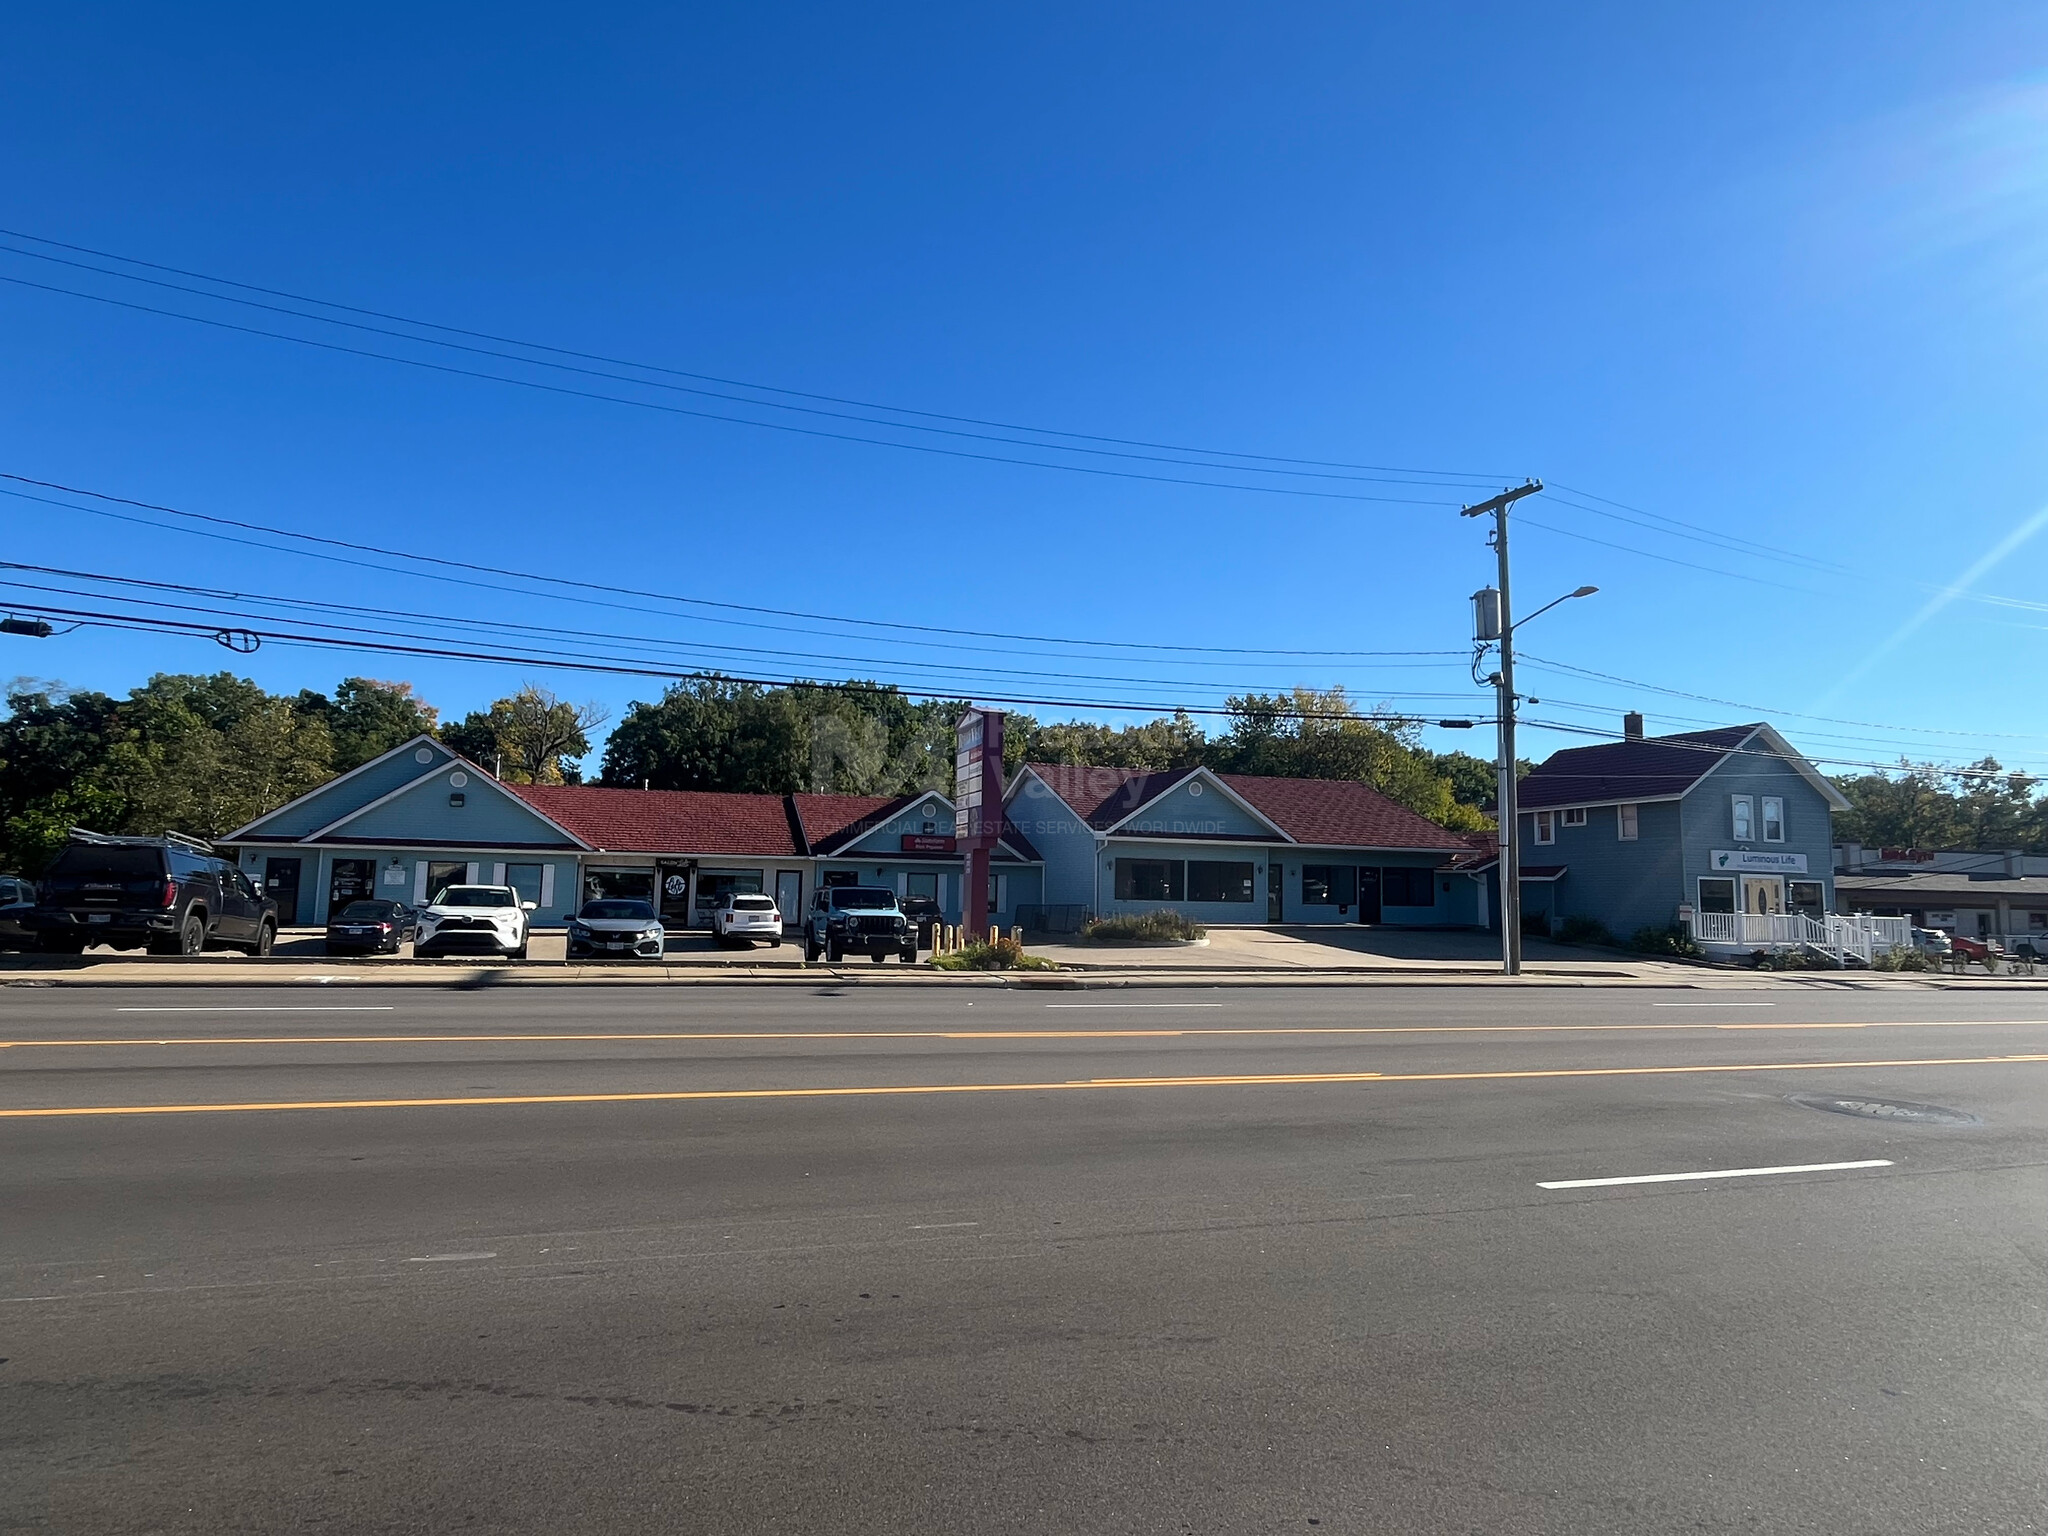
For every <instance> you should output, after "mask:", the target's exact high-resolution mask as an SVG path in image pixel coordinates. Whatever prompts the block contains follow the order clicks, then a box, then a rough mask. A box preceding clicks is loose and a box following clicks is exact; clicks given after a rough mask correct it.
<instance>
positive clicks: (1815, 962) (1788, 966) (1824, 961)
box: [1750, 949, 1842, 971]
mask: <svg viewBox="0 0 2048 1536" xmlns="http://www.w3.org/2000/svg"><path fill="white" fill-rule="evenodd" d="M1750 963H1751V964H1752V965H1754V966H1755V967H1756V968H1757V969H1758V970H1760V971H1839V970H1841V969H1842V962H1841V961H1839V960H1837V959H1835V958H1834V956H1832V955H1824V954H1822V953H1821V952H1820V951H1819V950H1817V949H1760V950H1758V951H1757V952H1756V953H1755V954H1753V955H1751V956H1750Z"/></svg>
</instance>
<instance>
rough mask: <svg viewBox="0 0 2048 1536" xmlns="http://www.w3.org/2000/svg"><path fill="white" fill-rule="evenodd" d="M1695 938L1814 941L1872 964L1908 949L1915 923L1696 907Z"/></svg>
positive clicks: (1786, 944) (1728, 942)
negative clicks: (1888, 952) (1699, 909)
mask: <svg viewBox="0 0 2048 1536" xmlns="http://www.w3.org/2000/svg"><path fill="white" fill-rule="evenodd" d="M1692 936H1693V941H1694V942H1695V943H1697V944H1700V945H1702V946H1706V945H1717V946H1722V947H1728V946H1733V947H1735V948H1738V949H1793V948H1798V947H1800V946H1806V945H1810V946H1812V947H1813V948H1815V949H1818V950H1822V951H1825V952H1826V953H1828V954H1831V955H1834V956H1835V957H1836V958H1837V959H1848V958H1851V957H1853V958H1855V959H1858V960H1861V961H1863V962H1864V963H1865V964H1866V965H1867V964H1869V962H1870V960H1871V958H1872V957H1873V956H1874V955H1876V954H1878V953H1879V952H1881V951H1883V950H1887V949H1899V948H1903V947H1904V946H1906V945H1907V944H1910V943H1911V942H1912V939H1913V925H1912V923H1911V922H1910V921H1909V920H1908V919H1906V918H1903V917H1867V916H1863V915H1860V914H1859V915H1857V916H1854V917H1850V916H1845V915H1843V914H1841V913H1839V912H1829V913H1826V914H1824V915H1822V916H1820V917H1808V916H1807V915H1806V914H1805V913H1804V912H1695V913H1693V915H1692Z"/></svg>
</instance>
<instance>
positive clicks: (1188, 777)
mask: <svg viewBox="0 0 2048 1536" xmlns="http://www.w3.org/2000/svg"><path fill="white" fill-rule="evenodd" d="M1155 771H1156V770H1155ZM1124 782H1125V783H1126V784H1128V783H1129V782H1130V780H1128V779H1126V780H1125V781H1124ZM1196 782H1201V783H1204V784H1214V785H1215V786H1216V787H1217V788H1218V789H1220V790H1222V791H1223V793H1224V795H1225V796H1226V797H1228V798H1229V799H1230V801H1231V802H1232V803H1233V804H1235V805H1236V806H1237V808H1238V809H1239V810H1241V811H1243V812H1244V813H1245V815H1247V816H1249V817H1251V819H1252V820H1253V821H1256V822H1257V823H1258V824H1259V825H1260V826H1262V827H1271V828H1272V830H1273V837H1264V838H1259V839H1257V841H1259V842H1263V843H1270V842H1272V841H1273V839H1274V838H1278V839H1279V840H1280V841H1281V842H1283V843H1298V839H1296V838H1295V837H1293V836H1291V835H1290V834H1289V833H1288V831H1287V829H1286V828H1285V827H1282V826H1279V825H1276V824H1275V822H1274V820H1273V818H1272V817H1270V816H1268V815H1267V814H1266V813H1265V812H1264V811H1262V810H1260V809H1259V808H1258V807H1257V806H1255V805H1253V804H1252V803H1251V801H1249V800H1247V799H1245V797H1244V796H1243V795H1240V794H1239V793H1238V792H1237V791H1236V790H1234V789H1232V788H1231V787H1230V786H1229V785H1228V784H1226V783H1224V782H1223V781H1222V780H1221V779H1220V778H1218V777H1217V776H1216V775H1215V774H1214V773H1212V772H1211V771H1210V770H1209V769H1207V768H1191V769H1189V770H1188V772H1187V773H1186V774H1185V775H1184V776H1182V777H1181V778H1178V779H1175V780H1174V781H1173V782H1172V783H1171V784H1169V785H1167V786H1166V788H1164V789H1162V790H1161V791H1159V793H1158V794H1156V795H1153V796H1151V797H1150V798H1148V799H1147V800H1146V801H1145V802H1144V803H1143V804H1141V805H1136V806H1133V807H1132V808H1131V809H1130V811H1129V812H1128V813H1126V814H1125V815H1124V816H1123V817H1122V818H1121V819H1120V820H1117V821H1113V822H1111V823H1110V824H1109V825H1108V826H1106V827H1104V828H1102V829H1101V831H1102V835H1103V836H1104V837H1109V836H1111V835H1113V834H1114V833H1115V832H1116V831H1117V829H1118V828H1119V827H1121V826H1122V825H1123V824H1124V822H1127V821H1129V820H1130V819H1131V817H1133V816H1139V815H1142V814H1144V812H1146V811H1147V810H1149V809H1150V808H1151V807H1153V806H1154V805H1157V804H1158V803H1159V802H1160V801H1161V800H1164V799H1165V798H1166V797H1167V796H1168V795H1171V794H1174V793H1175V792H1177V791H1179V790H1183V789H1185V788H1187V787H1188V785H1190V784H1193V783H1196ZM1047 787H1048V788H1050V787H1051V786H1050V785H1048V786H1047ZM1057 798H1059V799H1060V800H1061V802H1062V803H1063V804H1065V803H1066V800H1065V797H1064V796H1057ZM1006 809H1007V807H1006ZM1068 809H1070V810H1071V809H1072V806H1071V805H1069V806H1068ZM1075 814H1076V815H1079V814H1080V813H1079V812H1078V811H1076V812H1075ZM1124 835H1125V836H1126V837H1131V836H1149V837H1167V838H1170V837H1173V836H1174V835H1175V834H1174V833H1171V832H1152V833H1125V834H1124Z"/></svg>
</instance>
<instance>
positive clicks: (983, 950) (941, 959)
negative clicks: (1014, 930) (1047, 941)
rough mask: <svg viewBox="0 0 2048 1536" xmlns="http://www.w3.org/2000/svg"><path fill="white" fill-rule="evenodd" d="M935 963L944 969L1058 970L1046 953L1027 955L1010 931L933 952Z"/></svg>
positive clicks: (940, 968) (933, 962)
mask: <svg viewBox="0 0 2048 1536" xmlns="http://www.w3.org/2000/svg"><path fill="white" fill-rule="evenodd" d="M932 964H933V965H934V966H936V967H937V968H938V969H939V970H942V971H1056V970H1058V969H1059V967H1058V966H1056V965H1054V964H1053V963H1052V962H1051V961H1050V960H1048V959H1046V958H1045V956H1043V955H1027V954H1026V953H1025V952H1024V946H1023V945H1022V944H1020V943H1018V942H1017V941H1016V940H1015V939H1013V938H1010V937H1008V936H1007V935H1006V936H1005V937H1003V938H1000V939H993V940H990V941H989V942H988V943H986V944H969V945H967V946H966V947H965V948H962V949H956V950H952V951H950V952H948V953H946V954H943V955H933V956H932Z"/></svg>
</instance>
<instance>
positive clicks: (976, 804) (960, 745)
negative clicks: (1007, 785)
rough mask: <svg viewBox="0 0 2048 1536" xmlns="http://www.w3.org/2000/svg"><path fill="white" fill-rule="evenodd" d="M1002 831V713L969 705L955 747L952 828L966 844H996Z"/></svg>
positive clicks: (985, 846)
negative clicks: (973, 707) (969, 707)
mask: <svg viewBox="0 0 2048 1536" xmlns="http://www.w3.org/2000/svg"><path fill="white" fill-rule="evenodd" d="M1002 831H1003V716H1002V714H1001V712H1000V711H996V710H980V709H970V710H969V711H967V713H966V714H964V715H962V716H961V717H960V724H959V727H958V729H957V733H956V735H955V737H954V748H953V832H954V835H955V836H956V837H957V838H958V839H959V840H960V842H961V843H962V844H964V845H966V846H967V847H970V848H972V847H982V848H993V847H994V846H995V844H996V840H997V838H999V837H1000V836H1001V835H1002Z"/></svg>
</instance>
